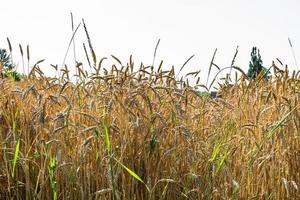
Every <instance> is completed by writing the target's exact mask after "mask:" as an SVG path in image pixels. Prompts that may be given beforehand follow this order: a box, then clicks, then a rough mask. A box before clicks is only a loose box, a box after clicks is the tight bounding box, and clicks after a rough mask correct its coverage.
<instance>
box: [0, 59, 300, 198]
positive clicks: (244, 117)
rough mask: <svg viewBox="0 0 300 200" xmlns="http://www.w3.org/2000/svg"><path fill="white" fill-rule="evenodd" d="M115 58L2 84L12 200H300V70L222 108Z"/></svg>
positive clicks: (238, 90)
mask: <svg viewBox="0 0 300 200" xmlns="http://www.w3.org/2000/svg"><path fill="white" fill-rule="evenodd" d="M114 59H115V60H116V61H117V62H116V64H115V65H113V66H102V64H101V63H102V61H103V60H101V61H100V62H99V65H98V66H97V67H95V69H94V70H93V72H90V73H88V72H86V71H85V70H84V69H83V67H82V65H81V64H80V63H79V64H78V65H77V66H76V69H77V70H76V71H77V74H76V77H77V81H71V80H70V77H69V72H68V69H67V68H66V69H62V70H61V74H60V76H59V77H57V78H49V77H47V76H45V75H44V73H43V72H42V71H41V69H40V67H39V64H37V65H34V67H33V69H32V70H31V72H30V73H29V75H28V76H24V77H23V78H22V80H21V81H13V80H11V79H9V78H5V77H3V78H2V79H0V89H1V93H0V137H1V138H0V141H1V151H0V161H1V162H0V163H1V165H0V198H1V199H136V200H140V199H299V198H300V191H299V190H300V188H299V187H300V170H299V168H300V162H299V161H300V139H299V137H300V106H299V105H300V104H299V100H300V99H299V97H300V75H299V72H298V73H297V72H294V73H292V74H291V75H289V74H290V73H289V72H288V68H285V69H284V70H280V69H279V68H280V67H277V66H276V65H275V64H273V67H272V68H273V71H274V76H273V78H271V79H270V80H268V81H266V80H264V79H262V78H261V77H260V76H259V77H257V78H256V79H255V80H248V79H247V77H246V76H245V75H244V74H243V73H241V75H240V76H238V77H237V78H236V80H235V81H231V82H230V80H226V81H225V83H224V84H222V85H221V88H220V90H219V93H220V95H221V97H219V98H212V97H210V96H207V95H201V93H199V92H197V90H195V87H194V86H191V85H189V83H188V82H184V81H182V80H181V81H178V80H177V79H176V77H175V71H174V69H173V68H172V69H170V70H168V71H163V70H162V68H161V65H160V66H159V67H158V69H157V70H154V67H153V66H144V65H141V66H140V67H136V66H134V63H133V61H132V58H130V61H129V62H128V63H127V64H124V65H123V64H122V63H121V61H120V60H119V59H117V58H116V57H114ZM95 66H96V65H95ZM105 67H107V68H105ZM235 69H238V68H235ZM237 71H241V69H238V70H237ZM241 72H242V71H241ZM229 82H230V84H229ZM198 87H200V88H207V87H205V86H204V85H201V84H198Z"/></svg>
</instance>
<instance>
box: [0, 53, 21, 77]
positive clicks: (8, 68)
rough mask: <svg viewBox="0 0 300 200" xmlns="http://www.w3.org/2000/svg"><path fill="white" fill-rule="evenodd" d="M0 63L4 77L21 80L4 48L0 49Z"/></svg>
mask: <svg viewBox="0 0 300 200" xmlns="http://www.w3.org/2000/svg"><path fill="white" fill-rule="evenodd" d="M0 63H1V64H2V66H3V73H4V75H5V76H6V77H10V78H12V79H13V80H15V81H20V80H21V74H19V73H18V72H17V71H16V70H15V65H14V63H13V62H12V60H11V57H10V55H9V54H7V51H6V49H0Z"/></svg>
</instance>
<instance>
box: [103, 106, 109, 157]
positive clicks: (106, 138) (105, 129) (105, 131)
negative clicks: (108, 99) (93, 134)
mask: <svg viewBox="0 0 300 200" xmlns="http://www.w3.org/2000/svg"><path fill="white" fill-rule="evenodd" d="M102 129H103V132H104V137H105V145H106V151H107V153H108V154H109V155H110V154H111V145H110V139H109V133H108V128H107V125H106V113H105V109H103V118H102Z"/></svg>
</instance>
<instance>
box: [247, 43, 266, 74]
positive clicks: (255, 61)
mask: <svg viewBox="0 0 300 200" xmlns="http://www.w3.org/2000/svg"><path fill="white" fill-rule="evenodd" d="M260 73H263V76H264V78H265V79H266V80H268V79H269V78H270V72H269V71H268V70H267V69H266V68H265V67H264V66H263V61H262V59H261V55H260V52H259V49H258V48H257V47H253V48H252V52H251V60H250V63H249V69H248V74H247V75H248V77H249V78H251V79H255V78H256V77H257V75H258V74H260Z"/></svg>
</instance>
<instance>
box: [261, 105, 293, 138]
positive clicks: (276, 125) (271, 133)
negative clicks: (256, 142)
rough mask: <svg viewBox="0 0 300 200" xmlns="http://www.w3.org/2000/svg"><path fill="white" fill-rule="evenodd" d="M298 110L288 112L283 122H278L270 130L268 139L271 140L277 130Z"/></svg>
mask: <svg viewBox="0 0 300 200" xmlns="http://www.w3.org/2000/svg"><path fill="white" fill-rule="evenodd" d="M295 109H296V107H295V108H293V109H292V110H291V111H290V112H288V113H287V114H286V115H285V116H284V117H283V118H282V119H281V120H279V121H277V122H276V124H275V125H274V126H273V128H272V129H271V130H270V132H269V134H268V136H267V138H268V139H270V138H271V137H273V135H274V134H275V132H276V130H277V129H278V128H279V127H280V126H282V125H283V124H284V123H285V120H286V119H287V118H288V116H289V115H290V114H291V113H292V112H293V111H294V110H295Z"/></svg>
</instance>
